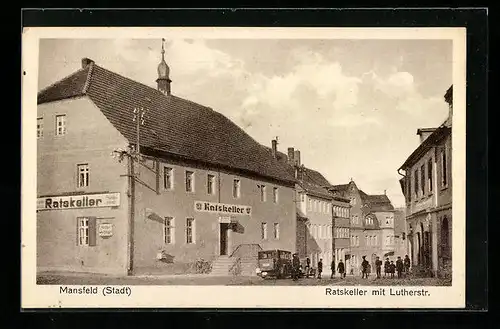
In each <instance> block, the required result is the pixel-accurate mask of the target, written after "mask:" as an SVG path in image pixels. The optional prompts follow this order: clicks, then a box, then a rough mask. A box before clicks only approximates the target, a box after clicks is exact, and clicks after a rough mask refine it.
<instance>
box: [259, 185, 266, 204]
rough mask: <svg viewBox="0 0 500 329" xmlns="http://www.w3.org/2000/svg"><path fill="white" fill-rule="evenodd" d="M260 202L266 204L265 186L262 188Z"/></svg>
mask: <svg viewBox="0 0 500 329" xmlns="http://www.w3.org/2000/svg"><path fill="white" fill-rule="evenodd" d="M260 201H262V202H266V186H265V185H261V186H260Z"/></svg>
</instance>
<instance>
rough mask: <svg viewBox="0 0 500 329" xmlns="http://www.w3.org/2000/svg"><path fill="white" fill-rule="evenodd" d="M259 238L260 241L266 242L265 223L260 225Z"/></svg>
mask: <svg viewBox="0 0 500 329" xmlns="http://www.w3.org/2000/svg"><path fill="white" fill-rule="evenodd" d="M260 237H261V239H262V240H267V223H261V224H260Z"/></svg>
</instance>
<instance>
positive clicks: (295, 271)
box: [292, 254, 300, 281]
mask: <svg viewBox="0 0 500 329" xmlns="http://www.w3.org/2000/svg"><path fill="white" fill-rule="evenodd" d="M299 267H300V259H299V255H297V254H293V256H292V279H293V281H297V279H298V278H299V271H300V269H299Z"/></svg>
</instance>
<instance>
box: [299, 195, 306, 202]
mask: <svg viewBox="0 0 500 329" xmlns="http://www.w3.org/2000/svg"><path fill="white" fill-rule="evenodd" d="M300 201H301V202H305V201H306V196H305V194H304V193H301V194H300Z"/></svg>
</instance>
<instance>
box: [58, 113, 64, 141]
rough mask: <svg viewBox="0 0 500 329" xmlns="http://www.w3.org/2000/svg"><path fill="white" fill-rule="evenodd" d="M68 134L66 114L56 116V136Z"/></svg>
mask: <svg viewBox="0 0 500 329" xmlns="http://www.w3.org/2000/svg"><path fill="white" fill-rule="evenodd" d="M65 134H66V114H59V115H56V136H63V135H65Z"/></svg>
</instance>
